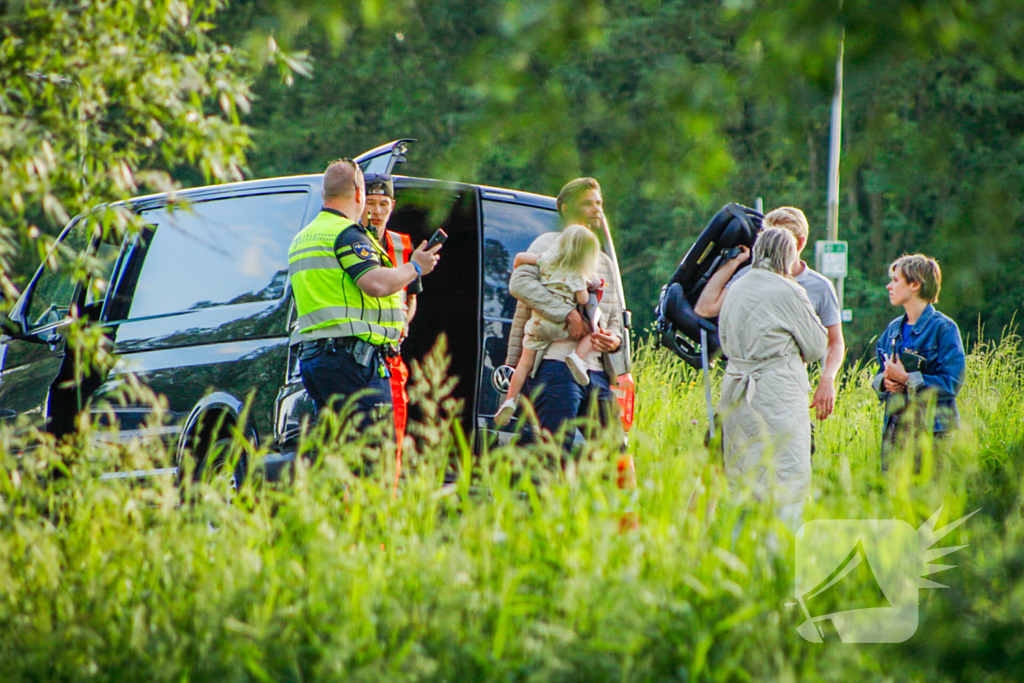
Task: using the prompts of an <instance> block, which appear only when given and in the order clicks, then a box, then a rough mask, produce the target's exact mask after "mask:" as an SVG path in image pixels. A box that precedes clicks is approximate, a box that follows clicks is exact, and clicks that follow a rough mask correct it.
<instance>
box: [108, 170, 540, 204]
mask: <svg viewBox="0 0 1024 683" xmlns="http://www.w3.org/2000/svg"><path fill="white" fill-rule="evenodd" d="M322 179H323V174H322V173H315V174H306V175H294V176H279V177H275V178H260V179H257V180H243V181H239V182H235V183H224V184H222V185H204V186H201V187H191V188H187V189H183V190H179V191H178V192H175V193H174V194H175V195H177V196H179V197H182V198H187V199H201V198H202V197H203V196H204V195H221V194H226V193H232V192H253V191H259V190H263V189H267V190H269V189H280V188H285V187H289V186H295V187H302V186H305V187H309V188H319V187H320V183H321V181H322ZM394 180H395V184H396V186H398V187H429V186H434V187H436V186H439V185H440V186H443V187H448V188H451V189H458V188H468V187H473V185H471V184H467V183H456V182H450V181H443V180H434V179H430V178H416V177H410V176H400V175H396V176H394ZM476 187H479V188H480V192H481V196H482V198H483V199H490V200H494V201H500V202H511V203H515V204H526V205H529V206H536V207H539V208H545V209H554V208H555V199H554V197H548V196H545V195H541V194H535V193H533V192H522V191H520V190H509V189H506V188H501V187H491V186H489V185H477V186H476ZM169 194H170V193H167V192H157V193H154V194H148V195H143V196H140V197H133V198H131V199H127V200H124V201H120V202H115V203H113V204H112V206H124V205H129V206H138V205H146V204H156V203H162V202H164V201H166V199H167V197H168V195H169Z"/></svg>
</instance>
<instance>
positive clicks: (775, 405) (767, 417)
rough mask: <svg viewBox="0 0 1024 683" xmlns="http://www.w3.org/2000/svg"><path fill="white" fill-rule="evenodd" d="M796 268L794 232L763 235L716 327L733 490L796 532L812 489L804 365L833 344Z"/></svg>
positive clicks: (777, 230)
mask: <svg viewBox="0 0 1024 683" xmlns="http://www.w3.org/2000/svg"><path fill="white" fill-rule="evenodd" d="M796 260H797V251H796V239H795V238H794V237H793V234H792V233H791V232H789V231H788V230H783V229H781V228H768V229H765V230H763V231H762V232H761V233H760V234H759V235H758V237H757V242H756V243H755V244H754V250H753V254H752V268H751V271H750V273H749V274H747V276H746V277H743V278H741V279H739V280H737V281H736V283H735V284H734V285H733V286H732V288H731V289H730V291H729V296H728V297H727V298H726V299H725V303H724V305H723V306H722V311H721V315H720V316H719V323H718V324H719V334H720V337H721V341H722V350H723V351H724V352H725V355H726V356H728V358H729V364H728V366H727V367H726V371H725V378H724V380H723V381H722V398H721V401H720V403H719V406H718V409H719V412H720V413H721V414H722V415H723V416H724V420H723V427H722V429H723V440H724V449H725V472H726V477H727V478H728V480H729V485H730V488H731V489H732V490H733V492H734V493H735V494H736V495H738V496H743V495H748V494H752V495H753V496H754V498H755V499H757V500H765V501H770V502H771V503H772V504H773V506H774V507H775V509H776V511H777V514H778V515H779V517H780V518H781V519H782V521H783V522H784V523H786V525H787V526H789V527H790V528H791V529H792V530H794V531H795V530H796V528H797V527H799V525H800V520H801V517H802V515H803V504H804V500H805V499H806V498H807V494H808V492H809V490H810V485H811V431H810V430H811V423H810V416H809V414H808V406H809V400H808V394H809V392H810V385H809V384H808V381H807V365H806V363H808V362H810V361H815V360H818V359H819V358H821V357H822V356H823V355H824V353H825V349H826V347H827V344H828V334H827V332H826V331H825V328H824V327H822V325H821V321H820V320H818V316H817V315H815V313H814V308H813V307H812V306H811V302H810V300H808V298H807V293H806V292H805V291H804V289H803V288H802V287H801V286H800V285H798V284H797V283H796V282H795V281H794V280H793V279H792V277H790V275H789V272H790V269H791V268H792V266H793V264H794V263H796Z"/></svg>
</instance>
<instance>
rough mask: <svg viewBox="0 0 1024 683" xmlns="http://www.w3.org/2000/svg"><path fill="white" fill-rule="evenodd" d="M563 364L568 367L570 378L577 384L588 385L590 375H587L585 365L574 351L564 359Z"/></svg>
mask: <svg viewBox="0 0 1024 683" xmlns="http://www.w3.org/2000/svg"><path fill="white" fill-rule="evenodd" d="M565 364H566V365H568V366H569V372H571V373H572V378H573V379H574V380H576V383H577V384H580V385H582V386H587V385H588V384H590V375H589V374H587V365H586V363H584V362H583V359H582V358H580V357H579V356H578V355H577V354H576V352H575V351H573V352H572V353H570V354H569V355H568V356H566V357H565Z"/></svg>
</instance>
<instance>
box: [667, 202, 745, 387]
mask: <svg viewBox="0 0 1024 683" xmlns="http://www.w3.org/2000/svg"><path fill="white" fill-rule="evenodd" d="M762 218H764V216H763V215H762V214H761V213H760V212H759V211H756V210H754V209H751V208H748V207H746V206H742V205H740V204H726V205H725V206H724V207H722V209H721V211H719V212H718V213H716V214H715V216H714V218H712V219H711V222H710V223H708V226H707V227H706V228H704V231H703V232H701V234H700V236H699V237H698V238H697V241H696V242H694V244H693V246H692V247H690V250H689V251H687V252H686V256H684V257H683V260H682V262H680V264H679V267H678V268H676V272H675V273H674V274H673V275H672V277H671V279H669V281H668V284H667V285H665V286H664V287H662V288H661V297H660V299H659V300H658V306H657V307H656V308H655V309H654V312H655V316H656V321H657V322H656V324H655V329H656V330H657V333H658V341H659V343H661V344H663V345H665V346H667V347H668V348H670V349H672V351H673V352H674V353H675V354H676V355H677V356H679V357H680V358H682V359H683V360H684V361H686V362H687V363H689V364H690V365H691V366H693V367H694V368H698V369H699V368H700V367H701V349H700V331H701V329H702V328H703V329H704V330H705V331H706V332H707V354H708V357H709V358H711V357H712V356H714V355H717V354H719V353H720V351H721V347H720V344H719V341H718V325H717V322H718V319H717V318H715V319H713V320H706V319H704V318H701V317H700V316H699V315H697V313H696V312H695V311H694V310H693V307H694V306H695V305H696V303H697V299H698V298H700V294H701V292H703V291H704V286H705V285H707V283H708V280H709V279H710V278H711V276H712V275H714V273H715V271H716V270H718V268H719V267H720V266H721V265H722V264H723V263H725V262H726V261H728V260H729V259H731V258H733V257H735V256H736V254H737V253H738V251H739V250H738V247H739V246H741V245H742V246H745V247H748V248H753V246H754V240H755V239H757V234H758V233H759V232H761V219H762Z"/></svg>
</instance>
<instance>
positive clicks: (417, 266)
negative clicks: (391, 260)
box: [409, 261, 423, 277]
mask: <svg viewBox="0 0 1024 683" xmlns="http://www.w3.org/2000/svg"><path fill="white" fill-rule="evenodd" d="M409 263H411V264H412V267H413V268H415V269H416V277H423V269H422V268H420V264H418V263H416V262H415V261H409Z"/></svg>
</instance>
